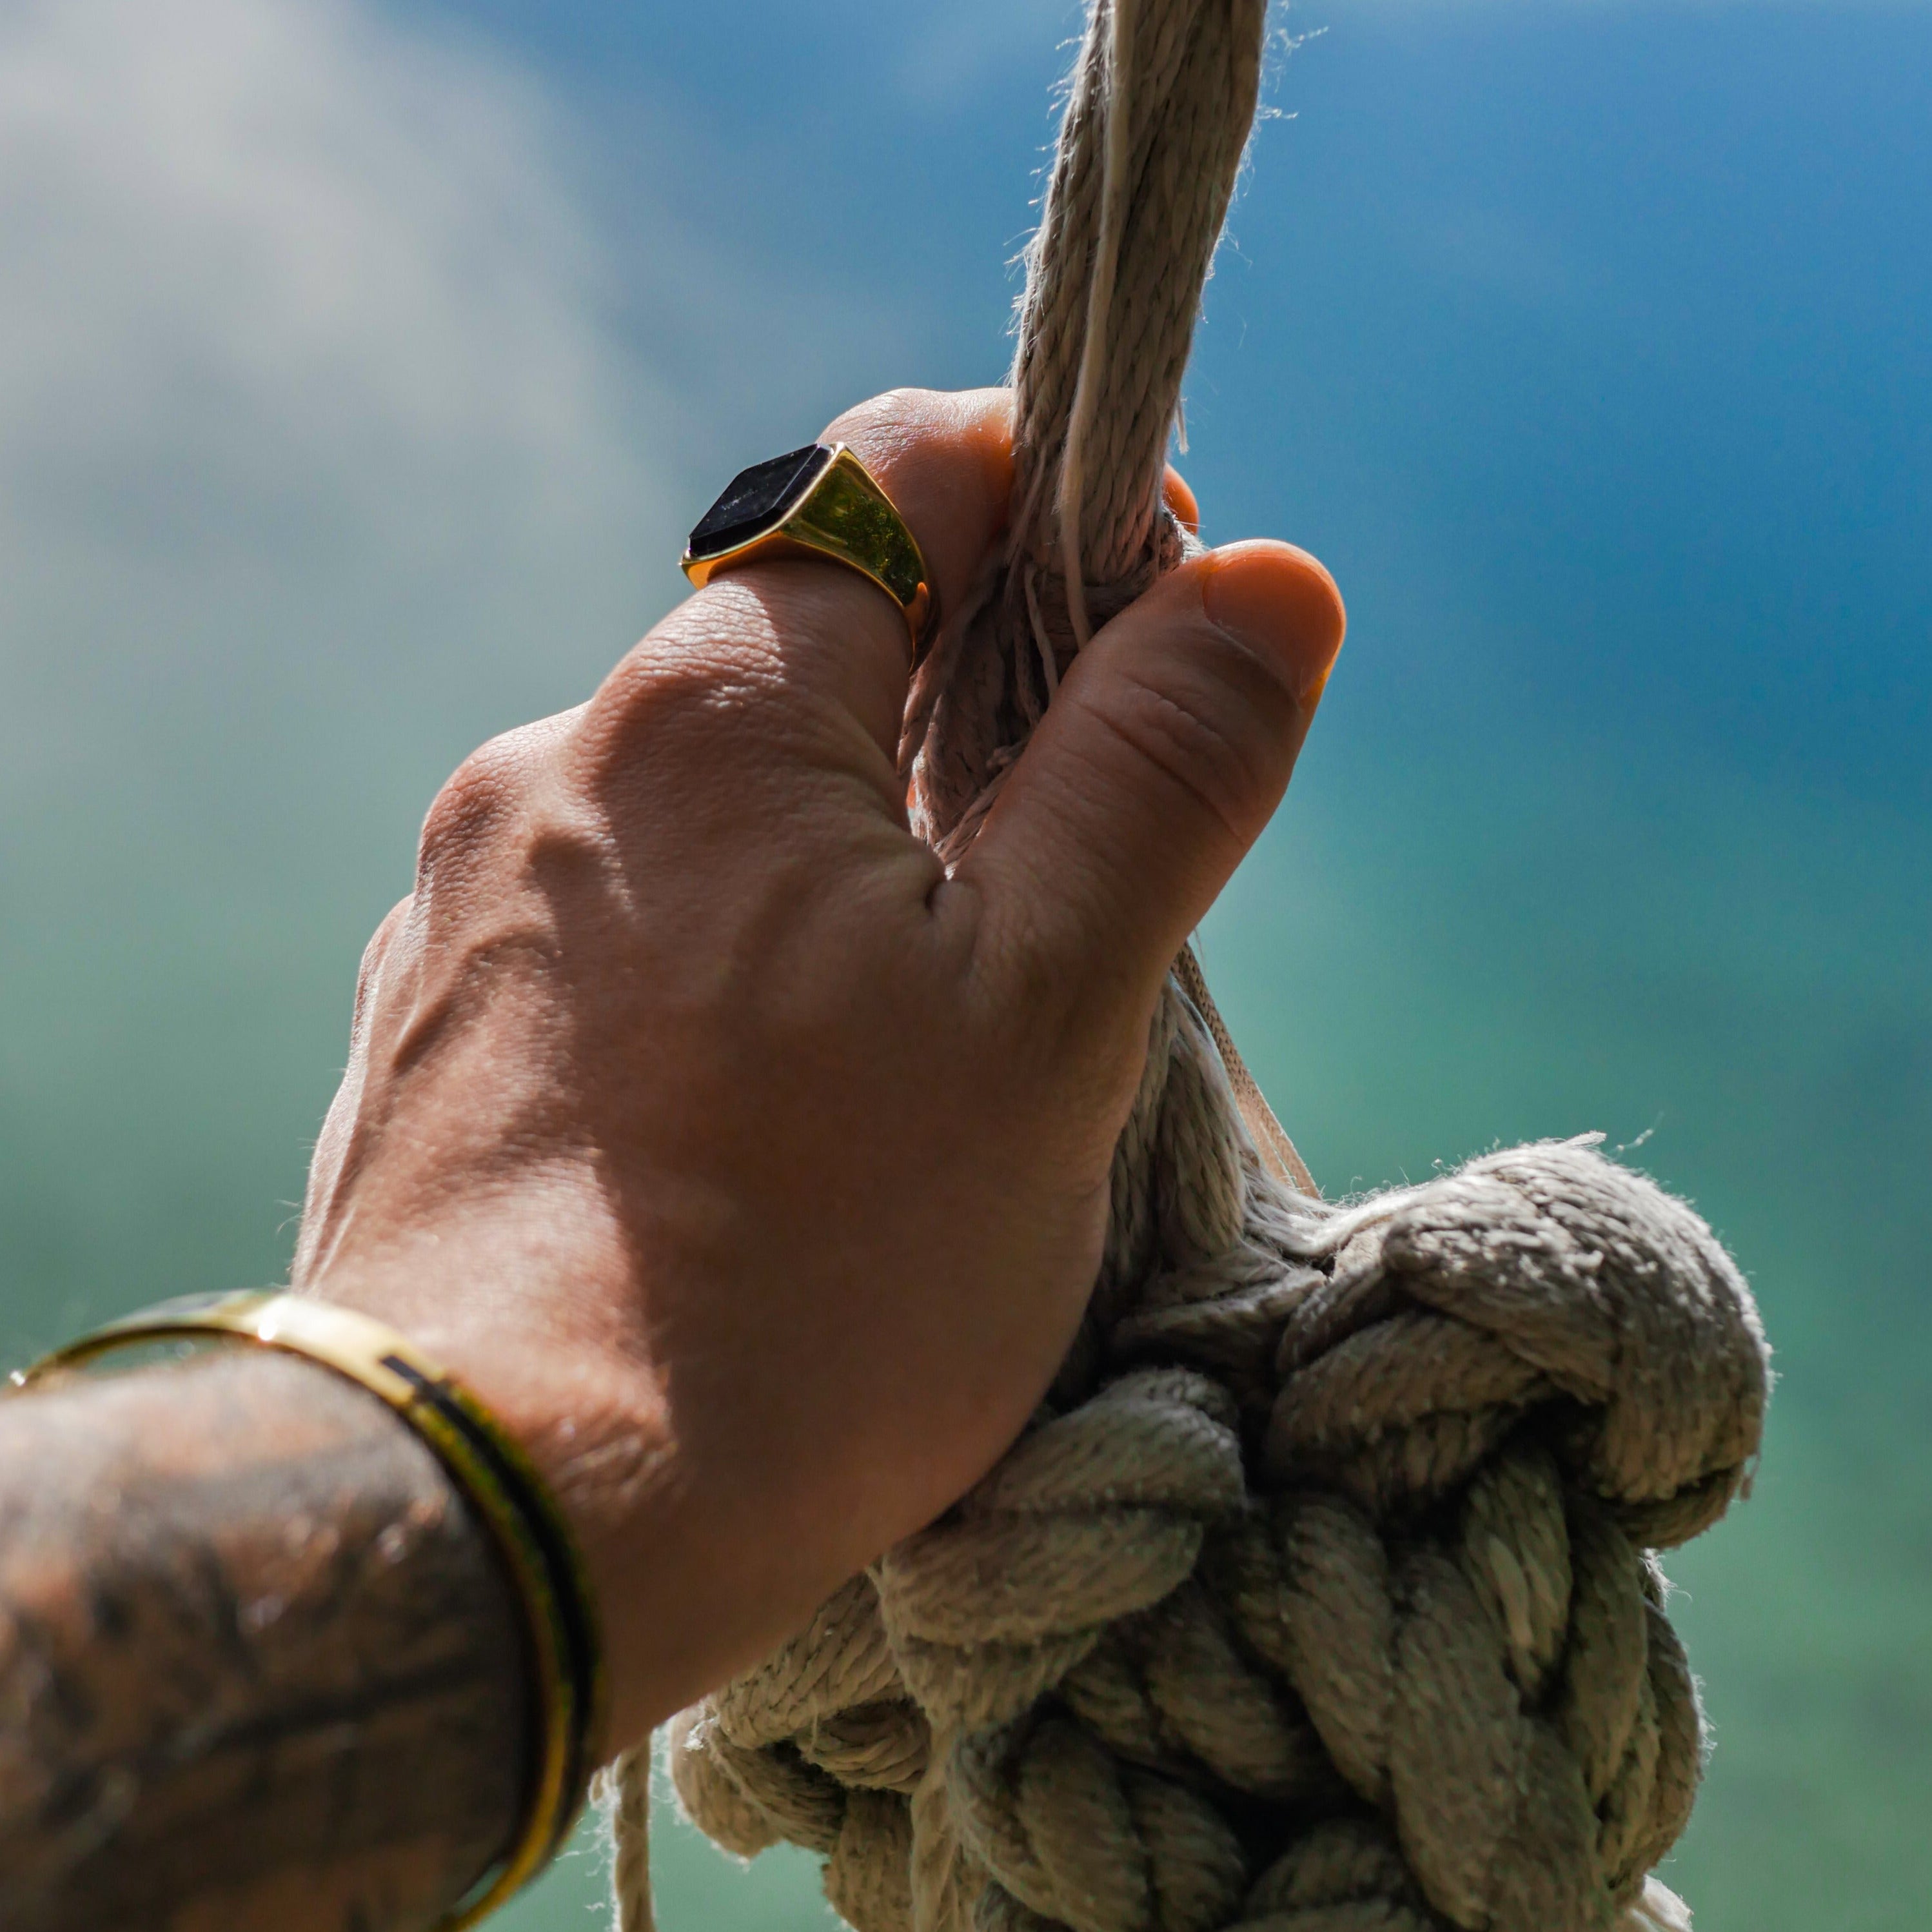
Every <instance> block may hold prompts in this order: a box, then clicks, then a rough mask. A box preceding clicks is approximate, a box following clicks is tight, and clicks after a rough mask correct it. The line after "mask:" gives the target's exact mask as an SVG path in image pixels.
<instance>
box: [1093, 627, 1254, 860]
mask: <svg viewBox="0 0 1932 1932" xmlns="http://www.w3.org/2000/svg"><path fill="white" fill-rule="evenodd" d="M1225 655H1227V656H1228V657H1229V658H1232V659H1233V660H1234V661H1229V662H1222V663H1216V664H1210V663H1207V662H1204V661H1202V659H1201V658H1199V657H1194V658H1190V659H1189V660H1188V661H1187V662H1186V663H1185V664H1182V665H1181V666H1178V667H1176V668H1175V670H1173V671H1172V672H1171V673H1169V675H1166V676H1163V678H1162V679H1161V680H1160V682H1154V681H1152V680H1151V679H1148V678H1145V677H1143V676H1136V675H1135V674H1133V673H1131V672H1130V673H1128V674H1127V675H1125V676H1122V677H1121V678H1120V679H1118V680H1116V681H1115V682H1113V683H1112V688H1110V690H1109V693H1108V695H1107V699H1106V702H1105V703H1103V705H1102V706H1100V715H1101V717H1102V719H1103V721H1104V722H1105V723H1106V724H1107V725H1108V726H1109V727H1110V728H1111V729H1112V731H1113V732H1114V733H1115V736H1118V738H1120V739H1121V740H1122V741H1123V742H1124V743H1125V744H1126V745H1127V746H1128V747H1129V748H1130V750H1131V751H1133V753H1135V754H1136V755H1137V756H1138V757H1139V758H1140V759H1141V760H1144V761H1145V763H1147V764H1148V765H1151V766H1153V767H1154V769H1155V770H1156V771H1157V772H1159V773H1160V775H1162V776H1163V778H1166V780H1167V781H1169V783H1170V784H1172V785H1173V786H1174V787H1175V788H1176V789H1177V790H1178V791H1179V792H1181V793H1182V794H1183V795H1184V796H1185V797H1186V798H1187V800H1188V801H1189V802H1190V803H1192V804H1193V805H1194V806H1195V807H1196V808H1197V809H1199V810H1200V811H1205V812H1206V813H1208V814H1209V815H1211V817H1214V818H1215V819H1217V820H1219V821H1220V823H1221V825H1222V826H1223V827H1224V828H1225V829H1226V831H1227V832H1228V833H1229V836H1230V837H1232V838H1235V839H1237V840H1238V841H1241V842H1242V843H1243V844H1245V843H1247V841H1249V840H1250V839H1251V838H1253V837H1254V836H1255V835H1256V833H1257V832H1259V830H1260V829H1261V826H1262V824H1263V823H1265V820H1266V819H1267V817H1268V814H1269V812H1271V811H1272V810H1273V809H1274V804H1275V801H1276V799H1277V796H1278V795H1279V793H1280V788H1281V784H1282V780H1283V776H1284V775H1285V767H1284V762H1283V757H1282V755H1281V751H1280V746H1281V744H1282V742H1283V736H1284V734H1285V728H1286V722H1287V718H1286V713H1287V712H1288V710H1289V700H1288V697H1287V694H1286V692H1284V691H1283V690H1282V689H1281V688H1280V685H1279V684H1278V683H1277V682H1276V681H1275V680H1274V679H1273V678H1271V676H1269V675H1268V673H1267V672H1266V671H1265V670H1263V669H1262V667H1260V666H1259V665H1258V664H1253V663H1252V661H1250V663H1249V664H1247V665H1246V666H1244V665H1243V664H1242V663H1241V661H1240V660H1241V658H1245V657H1246V655H1247V654H1246V653H1245V652H1241V650H1240V649H1239V647H1238V646H1237V647H1233V648H1232V649H1231V650H1230V651H1229V652H1227V653H1226V654H1225Z"/></svg>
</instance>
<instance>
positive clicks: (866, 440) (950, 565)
mask: <svg viewBox="0 0 1932 1932" xmlns="http://www.w3.org/2000/svg"><path fill="white" fill-rule="evenodd" d="M1012 420H1013V408H1012V396H1011V394H1010V392H1008V391H1007V390H1004V389H977V390H968V391H965V392H960V393H958V394H950V393H947V392H941V391H938V390H930V389H897V390H893V391H892V392H889V394H887V395H883V396H878V397H875V398H873V400H872V401H870V402H868V403H863V404H860V405H859V407H857V408H856V409H855V410H848V411H847V413H845V414H844V416H841V417H839V418H838V420H837V421H836V422H834V423H832V425H830V427H829V428H827V430H826V432H825V434H824V437H823V440H824V441H825V442H826V443H849V444H850V446H851V447H852V449H853V452H854V453H855V454H856V455H857V456H858V458H859V460H861V461H862V463H864V464H865V466H866V467H867V469H869V470H871V472H872V474H873V475H874V476H875V477H877V479H878V481H879V483H880V485H881V487H883V489H884V490H885V492H886V494H887V495H888V496H889V497H891V499H892V502H894V503H895V505H897V507H898V511H899V514H901V516H902V517H904V519H905V520H906V523H907V526H909V527H910V529H911V531H912V532H913V535H914V536H915V537H916V538H917V539H918V541H919V548H920V549H921V550H922V552H923V553H925V556H926V564H927V567H928V568H929V570H930V571H931V572H932V578H933V585H934V588H935V591H936V592H937V593H938V599H939V605H940V608H941V610H942V611H944V610H948V609H953V608H956V607H958V606H959V604H960V603H961V602H962V601H964V599H965V596H966V594H967V592H968V588H969V587H970V586H971V583H972V581H973V578H974V574H975V573H976V572H977V570H978V569H979V567H980V560H981V559H982V558H983V556H985V555H986V551H987V550H988V548H989V546H990V545H991V544H992V541H993V540H994V538H995V537H996V536H997V535H998V533H999V532H1000V530H1001V529H1002V528H1003V527H1004V524H1005V522H1006V517H1007V498H1008V496H1009V494H1010V490H1011V485H1012V475H1013V456H1012ZM747 654H749V655H750V657H751V658H752V659H753V660H754V661H756V662H757V663H758V664H760V665H761V666H763V668H764V669H765V670H766V671H767V672H768V673H769V674H770V675H772V676H775V677H776V678H777V679H779V680H780V681H781V682H782V684H783V685H784V688H785V689H786V690H787V691H788V692H791V693H795V694H799V695H802V696H809V695H811V694H817V695H820V696H823V697H827V698H829V699H831V700H833V701H834V702H835V703H836V704H837V705H838V706H840V707H841V708H842V709H844V711H845V712H848V713H849V714H850V715H851V716H852V717H853V718H855V719H856V720H857V721H858V722H859V724H860V725H861V726H862V728H863V730H865V733H866V735H867V736H868V737H869V738H870V739H871V740H872V741H873V742H874V744H876V745H877V746H878V747H879V748H880V751H881V753H882V754H883V757H885V758H886V760H888V762H889V761H890V760H891V759H892V756H893V754H894V753H895V750H896V748H897V745H898V733H899V727H900V723H901V719H902V718H903V716H904V710H905V698H906V688H907V679H908V677H909V676H910V670H911V654H910V639H909V637H908V636H907V630H906V625H905V619H904V616H903V614H902V613H901V611H900V610H899V609H898V606H897V605H896V604H894V603H893V602H892V600H891V599H890V598H889V597H887V596H886V594H885V592H883V591H882V590H880V589H879V588H878V586H877V585H876V584H874V583H870V582H868V580H866V579H865V577H862V576H861V575H859V573H858V572H857V571H852V570H847V569H845V568H841V566H840V565H837V564H834V563H831V562H824V563H820V562H814V561H788V562H766V563H757V564H753V565H748V566H746V567H745V568H742V569H740V570H733V571H727V572H726V573H725V574H724V575H722V576H721V577H717V578H715V579H714V580H712V583H709V584H707V585H706V586H705V588H704V589H702V590H700V591H698V592H696V593H695V594H694V595H692V596H691V597H690V598H688V599H687V600H686V601H685V602H684V603H683V604H680V605H679V607H678V608H677V609H676V610H675V611H673V613H671V615H670V616H669V617H667V619H665V620H664V622H663V623H661V624H660V625H658V627H657V628H656V629H655V630H654V631H652V634H651V635H650V636H649V637H646V639H645V640H644V641H643V644H641V645H640V646H639V647H638V651H637V652H636V653H634V658H636V659H637V664H635V665H633V664H632V663H631V661H628V660H627V661H626V664H625V667H622V668H621V669H620V670H619V673H618V679H617V681H618V682H621V681H622V679H623V678H624V677H625V676H626V675H627V674H628V673H630V672H631V670H634V669H638V668H644V667H658V668H661V667H664V666H665V665H667V664H672V665H675V664H676V663H677V662H679V661H680V659H685V660H688V661H690V662H691V664H692V665H693V667H694V668H695V669H697V670H699V671H700V673H702V672H703V669H704V667H706V666H707V665H709V666H716V667H727V666H728V667H731V668H733V669H739V668H742V664H743V662H744V660H745V656H746V655H747Z"/></svg>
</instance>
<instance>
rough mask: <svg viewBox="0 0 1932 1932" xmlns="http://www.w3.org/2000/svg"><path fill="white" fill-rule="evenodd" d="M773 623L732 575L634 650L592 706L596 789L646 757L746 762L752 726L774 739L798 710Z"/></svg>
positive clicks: (586, 724) (587, 728)
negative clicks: (780, 723) (776, 724)
mask: <svg viewBox="0 0 1932 1932" xmlns="http://www.w3.org/2000/svg"><path fill="white" fill-rule="evenodd" d="M771 624H772V617H771V614H770V613H769V611H768V610H766V608H765V607H764V605H763V603H762V602H761V601H760V600H759V599H758V598H757V597H756V596H755V595H754V594H753V593H752V592H750V591H749V590H748V589H747V588H746V586H744V585H742V584H739V583H733V582H732V581H731V580H730V578H728V577H727V578H725V579H723V580H721V581H720V582H718V583H715V584H713V585H711V586H707V587H706V589H705V590H704V591H703V592H701V593H700V595H699V597H698V598H694V599H693V600H692V601H691V602H689V603H688V604H685V605H683V606H682V607H680V608H679V610H678V611H676V613H673V615H672V616H670V618H667V619H666V620H665V621H664V623H662V624H661V625H658V628H656V629H655V630H654V631H652V633H651V634H650V635H649V637H646V638H645V640H643V643H640V644H639V645H637V646H636V647H635V648H634V649H632V650H631V651H630V652H628V653H627V654H626V655H625V657H624V658H622V661H620V662H619V664H618V665H617V666H616V669H614V670H613V671H612V672H611V673H610V675H609V676H607V678H605V679H604V682H603V683H602V684H601V685H600V686H599V687H598V690H597V693H596V695H595V697H592V699H591V700H590V703H589V705H588V706H586V709H585V712H584V715H583V722H582V725H581V727H580V733H579V738H578V743H579V746H580V750H581V751H582V753H583V755H584V756H585V757H586V759H587V760H588V769H589V775H591V777H592V780H593V782H595V781H598V780H601V779H606V778H610V776H612V775H622V776H623V777H625V778H628V777H629V776H630V775H631V774H632V773H634V772H635V771H636V769H637V768H638V766H639V763H640V760H658V759H660V758H664V757H672V756H673V755H675V756H678V757H684V758H685V762H687V763H688V762H690V761H691V760H696V761H697V763H699V764H700V765H701V766H708V765H709V764H710V763H713V762H714V761H715V760H718V759H721V758H723V759H727V760H728V759H730V758H733V757H739V756H741V755H742V746H743V745H744V744H745V742H746V741H747V737H748V736H751V737H752V738H757V739H760V742H762V739H761V738H760V733H762V734H764V735H766V736H769V734H770V733H771V731H772V726H773V721H775V720H781V719H782V718H784V716H785V715H787V712H795V711H796V709H798V706H799V700H798V697H797V695H796V693H795V692H792V693H787V690H786V688H785V681H784V667H783V664H782V662H781V658H780V655H779V654H778V652H776V651H775V649H774V648H773V645H772V640H771V638H770V637H769V634H768V633H769V629H770V627H771ZM754 720H755V721H757V724H758V729H757V731H755V732H752V733H749V734H748V733H747V729H746V727H747V725H748V723H749V722H751V721H754Z"/></svg>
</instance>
